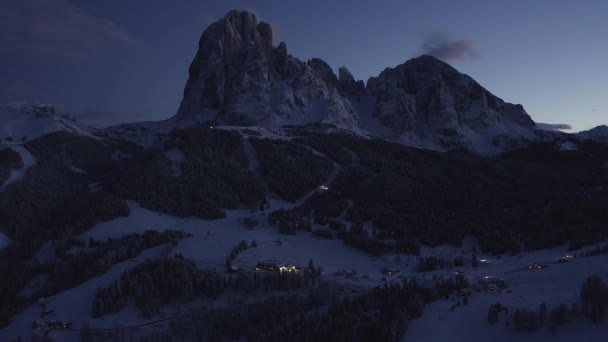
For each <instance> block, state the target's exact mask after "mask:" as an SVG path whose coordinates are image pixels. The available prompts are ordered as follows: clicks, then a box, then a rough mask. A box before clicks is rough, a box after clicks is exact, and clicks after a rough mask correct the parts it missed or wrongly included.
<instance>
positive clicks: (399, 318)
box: [82, 280, 462, 342]
mask: <svg viewBox="0 0 608 342" xmlns="http://www.w3.org/2000/svg"><path fill="white" fill-rule="evenodd" d="M461 286H462V284H461V283H459V282H458V281H455V280H451V281H445V282H437V284H436V287H434V288H424V287H421V286H419V285H417V284H416V282H415V281H410V282H403V283H398V282H394V283H391V284H385V285H382V286H378V287H376V288H374V289H371V290H369V291H366V292H363V293H358V294H351V295H343V294H340V293H339V292H338V291H337V290H335V289H334V288H333V287H331V286H329V285H328V284H327V283H325V282H323V281H320V282H318V283H317V285H316V286H314V287H309V288H307V291H305V292H299V293H289V294H277V293H274V294H273V295H271V296H269V297H264V298H261V299H259V300H257V301H255V302H252V303H247V304H243V305H237V306H229V307H223V308H219V309H209V310H206V311H202V312H201V311H198V312H192V313H191V314H190V315H186V316H185V317H178V318H176V319H174V320H171V321H170V323H169V324H168V331H161V332H159V333H155V334H153V335H146V334H145V333H142V332H141V331H129V333H127V334H125V333H124V330H123V331H117V332H88V333H87V334H86V336H85V337H84V338H83V339H82V341H83V342H92V341H150V342H157V341H172V340H179V341H224V340H247V341H281V342H283V341H349V342H350V341H398V340H400V339H401V337H402V336H403V334H404V333H405V331H406V329H407V325H408V322H409V321H411V320H413V319H416V318H417V317H420V316H421V315H422V313H423V309H424V306H425V304H426V303H428V302H430V301H433V300H437V299H438V298H441V297H443V296H445V295H446V294H447V293H449V292H450V291H453V290H454V289H457V288H459V287H461Z"/></svg>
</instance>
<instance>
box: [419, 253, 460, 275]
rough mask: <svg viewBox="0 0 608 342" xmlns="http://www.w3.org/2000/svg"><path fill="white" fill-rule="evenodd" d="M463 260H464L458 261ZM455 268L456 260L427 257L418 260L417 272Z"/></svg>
mask: <svg viewBox="0 0 608 342" xmlns="http://www.w3.org/2000/svg"><path fill="white" fill-rule="evenodd" d="M458 260H462V258H460V259H458ZM454 266H455V259H452V258H444V257H439V256H425V257H421V258H420V259H419V260H418V265H417V266H416V272H430V271H436V270H443V269H446V268H452V267H454Z"/></svg>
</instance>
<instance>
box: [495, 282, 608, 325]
mask: <svg viewBox="0 0 608 342" xmlns="http://www.w3.org/2000/svg"><path fill="white" fill-rule="evenodd" d="M503 311H504V312H505V315H506V320H505V324H506V325H507V326H509V327H511V328H512V329H514V330H515V331H517V332H524V331H527V332H534V331H537V330H540V329H542V328H544V327H545V326H547V325H548V327H549V328H550V330H551V331H555V330H556V329H557V328H559V327H562V326H564V325H566V324H568V323H569V322H571V321H573V320H575V319H577V318H579V317H581V316H583V317H586V318H588V319H589V320H591V321H592V322H594V323H599V322H603V321H604V318H605V315H606V311H608V285H606V283H605V282H604V280H603V279H602V278H601V277H599V276H597V275H593V276H590V277H588V278H587V279H586V280H585V282H584V283H583V285H582V286H581V291H580V304H579V303H574V304H572V305H566V304H559V305H556V306H555V307H554V308H553V309H549V308H548V307H547V305H546V304H545V303H542V304H541V305H540V307H539V308H538V310H536V311H535V310H528V309H516V310H515V311H512V312H511V314H510V315H509V311H508V309H507V308H506V307H504V306H501V305H500V303H497V304H492V305H490V307H489V309H488V322H490V323H491V324H494V323H496V322H498V320H499V317H500V316H499V314H500V313H501V312H503Z"/></svg>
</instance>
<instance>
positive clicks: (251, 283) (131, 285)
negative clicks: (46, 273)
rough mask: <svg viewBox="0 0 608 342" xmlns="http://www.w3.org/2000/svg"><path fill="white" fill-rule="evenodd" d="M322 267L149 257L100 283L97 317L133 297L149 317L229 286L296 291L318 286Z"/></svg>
mask: <svg viewBox="0 0 608 342" xmlns="http://www.w3.org/2000/svg"><path fill="white" fill-rule="evenodd" d="M320 275H321V271H320V269H318V268H316V267H314V265H313V264H312V263H311V264H310V265H309V267H308V268H306V269H305V270H304V272H303V273H302V274H299V273H289V272H283V273H279V272H249V273H244V274H239V275H225V274H223V273H220V272H217V271H214V270H207V269H204V270H203V269H199V268H197V267H196V265H195V263H194V262H192V261H190V260H187V259H184V258H183V257H182V256H181V255H179V254H178V255H176V256H174V257H161V258H156V259H150V260H146V261H145V262H144V263H142V264H140V265H137V266H135V267H133V268H131V269H129V270H127V271H125V272H123V274H122V275H121V276H120V279H119V280H117V281H115V282H114V283H113V284H112V285H111V286H109V287H100V288H99V289H98V290H97V292H96V294H95V299H94V300H93V312H92V314H93V317H100V316H101V315H104V314H107V313H112V312H118V311H120V310H121V309H122V308H124V307H125V306H126V305H127V303H128V301H129V298H134V300H135V306H136V307H137V308H138V309H139V310H140V312H141V314H142V316H143V317H145V318H150V317H151V316H152V315H154V314H157V313H158V312H159V311H160V309H161V308H162V306H164V305H166V304H169V303H174V302H179V301H188V300H192V299H193V298H209V299H216V298H217V297H219V296H220V295H221V294H222V293H224V292H225V291H227V290H234V291H237V292H242V293H248V294H251V293H254V292H260V291H263V292H272V291H293V290H298V289H303V288H312V287H315V286H316V284H317V283H318V279H319V277H320Z"/></svg>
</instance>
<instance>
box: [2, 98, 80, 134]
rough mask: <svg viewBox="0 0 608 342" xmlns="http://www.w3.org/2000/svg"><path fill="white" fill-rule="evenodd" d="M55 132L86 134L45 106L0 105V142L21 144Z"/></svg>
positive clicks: (15, 103) (12, 103)
mask: <svg viewBox="0 0 608 342" xmlns="http://www.w3.org/2000/svg"><path fill="white" fill-rule="evenodd" d="M57 131H65V132H70V133H74V134H87V132H86V131H85V130H83V129H81V128H79V127H78V126H77V125H76V123H75V122H74V121H72V120H70V119H68V118H64V117H61V116H59V115H57V114H56V113H55V109H54V108H53V107H52V106H50V105H45V104H28V103H24V102H6V103H0V141H4V142H8V143H23V142H26V141H29V140H32V139H36V138H38V137H40V136H43V135H46V134H50V133H53V132H57Z"/></svg>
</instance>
